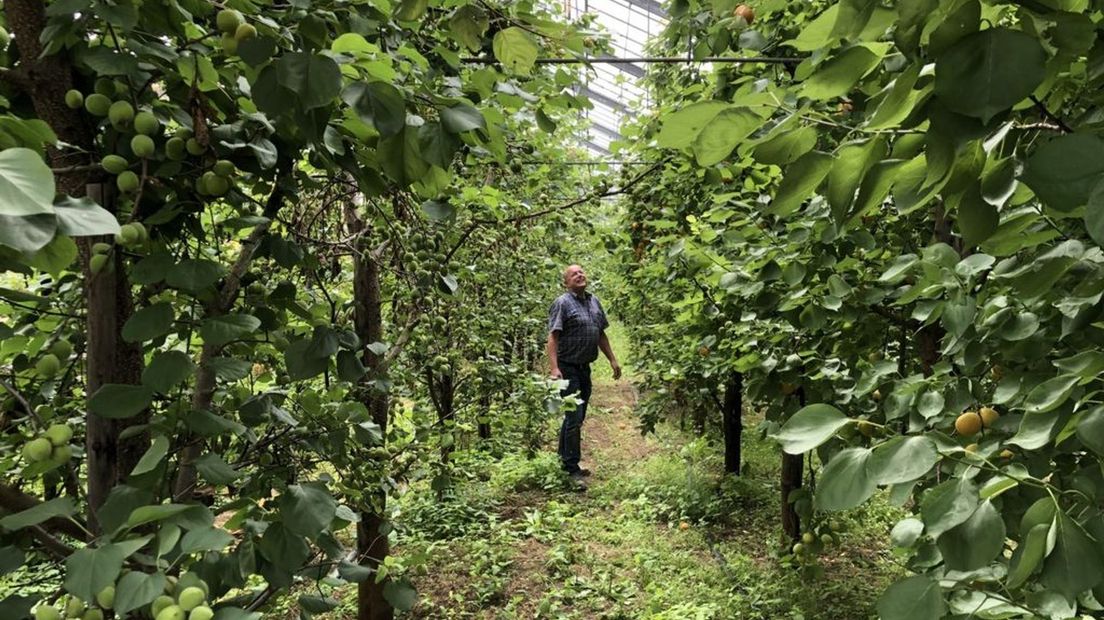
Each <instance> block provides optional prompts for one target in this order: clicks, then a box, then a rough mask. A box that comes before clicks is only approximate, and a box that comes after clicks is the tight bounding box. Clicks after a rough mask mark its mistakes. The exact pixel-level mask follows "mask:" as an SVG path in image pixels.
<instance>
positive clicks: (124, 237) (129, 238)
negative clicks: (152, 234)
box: [115, 224, 142, 247]
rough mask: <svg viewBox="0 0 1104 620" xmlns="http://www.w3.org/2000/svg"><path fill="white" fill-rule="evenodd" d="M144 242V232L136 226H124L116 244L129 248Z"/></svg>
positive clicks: (116, 239) (120, 230)
mask: <svg viewBox="0 0 1104 620" xmlns="http://www.w3.org/2000/svg"><path fill="white" fill-rule="evenodd" d="M141 241H142V231H141V230H139V229H138V227H137V226H135V225H134V224H123V225H122V226H121V227H120V228H119V234H117V235H115V242H116V243H119V244H121V245H125V246H127V247H130V246H133V245H137V244H139V243H141Z"/></svg>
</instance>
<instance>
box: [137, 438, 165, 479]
mask: <svg viewBox="0 0 1104 620" xmlns="http://www.w3.org/2000/svg"><path fill="white" fill-rule="evenodd" d="M168 453H169V438H168V437H165V436H164V435H158V436H157V437H154V438H153V442H152V443H151V444H150V447H149V448H148V449H147V450H146V453H145V454H143V455H142V458H141V459H139V460H138V464H137V465H135V466H134V471H132V472H130V475H132V476H141V475H142V474H145V473H148V472H151V471H153V470H154V469H156V468H157V466H158V465H160V464H161V461H163V460H165V456H166V455H167V454H168Z"/></svg>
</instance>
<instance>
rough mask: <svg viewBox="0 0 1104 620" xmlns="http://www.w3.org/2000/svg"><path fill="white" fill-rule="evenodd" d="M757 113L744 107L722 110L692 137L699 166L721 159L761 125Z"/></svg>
mask: <svg viewBox="0 0 1104 620" xmlns="http://www.w3.org/2000/svg"><path fill="white" fill-rule="evenodd" d="M762 123H763V120H762V119H761V118H759V115H757V114H755V113H754V112H752V111H751V110H747V109H745V108H729V109H727V110H723V111H722V112H721V113H720V114H718V115H717V116H714V117H713V119H712V120H710V121H709V122H708V123H706V125H705V127H704V128H703V129H702V131H701V132H700V133H699V134H698V137H697V138H695V139H694V143H693V151H694V156H695V157H696V158H697V161H698V165H699V166H712V165H713V164H716V163H718V162H721V161H723V160H724V159H725V158H726V157H728V154H729V153H731V152H732V149H734V148H736V146H737V145H738V144H740V142H741V141H743V139H744V138H746V137H748V136H749V135H751V132H753V131H755V130H756V129H758V128H759V127H760V125H762Z"/></svg>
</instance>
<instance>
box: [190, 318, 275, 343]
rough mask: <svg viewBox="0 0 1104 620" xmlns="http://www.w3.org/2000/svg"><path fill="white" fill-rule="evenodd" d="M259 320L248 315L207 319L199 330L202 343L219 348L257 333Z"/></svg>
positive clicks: (259, 324)
mask: <svg viewBox="0 0 1104 620" xmlns="http://www.w3.org/2000/svg"><path fill="white" fill-rule="evenodd" d="M260 326H261V320H260V319H258V318H257V317H255V316H252V315H249V314H227V315H223V316H217V317H214V318H210V319H207V320H206V321H204V322H203V325H201V326H200V328H199V334H200V335H201V336H202V337H203V341H204V342H205V343H207V344H209V345H211V346H213V347H221V346H224V345H227V344H230V343H231V342H234V341H235V340H238V339H240V338H242V337H243V336H247V335H249V334H252V333H253V332H255V331H257V328H258V327H260Z"/></svg>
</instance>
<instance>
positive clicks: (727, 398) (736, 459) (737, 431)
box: [723, 372, 744, 476]
mask: <svg viewBox="0 0 1104 620" xmlns="http://www.w3.org/2000/svg"><path fill="white" fill-rule="evenodd" d="M743 391H744V375H742V374H741V373H738V372H733V373H732V374H731V375H729V378H728V383H726V384H725V394H724V407H723V415H724V421H723V427H724V442H725V472H726V473H730V474H736V475H737V476H739V475H740V459H741V455H740V436H741V435H742V434H743V431H744V421H743V419H742V415H743V410H744V394H743Z"/></svg>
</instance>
